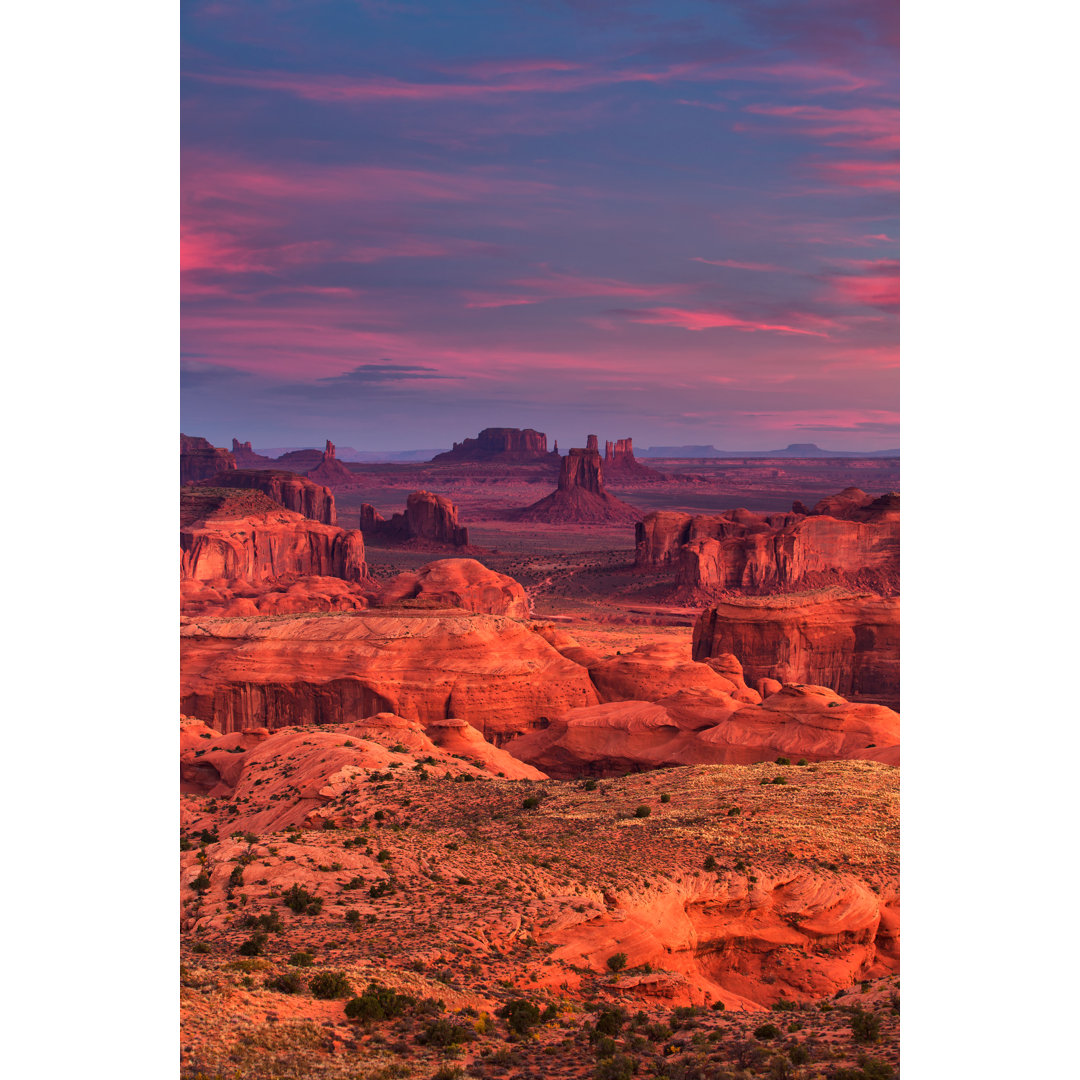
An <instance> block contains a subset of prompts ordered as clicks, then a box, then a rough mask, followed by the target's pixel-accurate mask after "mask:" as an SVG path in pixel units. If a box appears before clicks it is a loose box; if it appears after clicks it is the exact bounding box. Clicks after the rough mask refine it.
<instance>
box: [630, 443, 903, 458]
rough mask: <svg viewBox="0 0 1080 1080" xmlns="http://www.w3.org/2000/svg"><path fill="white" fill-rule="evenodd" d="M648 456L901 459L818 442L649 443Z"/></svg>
mask: <svg viewBox="0 0 1080 1080" xmlns="http://www.w3.org/2000/svg"><path fill="white" fill-rule="evenodd" d="M641 456H642V457H645V458H681V459H686V460H693V459H701V458H898V457H899V456H900V451H899V449H889V450H822V449H821V447H820V446H818V445H817V444H816V443H791V444H789V445H788V446H785V447H784V449H783V450H717V449H716V447H715V446H711V445H709V446H701V445H689V446H650V447H647V448H646V449H645V450H642V451H641Z"/></svg>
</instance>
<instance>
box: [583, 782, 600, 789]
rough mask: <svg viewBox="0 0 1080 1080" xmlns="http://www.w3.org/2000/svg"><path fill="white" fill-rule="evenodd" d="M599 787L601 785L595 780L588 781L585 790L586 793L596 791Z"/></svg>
mask: <svg viewBox="0 0 1080 1080" xmlns="http://www.w3.org/2000/svg"><path fill="white" fill-rule="evenodd" d="M599 786H600V785H599V784H598V783H597V782H596V781H595V780H586V781H585V790H586V791H595V790H596V789H597V788H598V787H599Z"/></svg>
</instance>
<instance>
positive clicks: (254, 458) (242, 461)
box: [232, 435, 277, 469]
mask: <svg viewBox="0 0 1080 1080" xmlns="http://www.w3.org/2000/svg"><path fill="white" fill-rule="evenodd" d="M232 455H233V458H235V460H236V467H237V468H238V469H251V468H258V467H260V466H269V467H271V468H272V467H273V466H275V465H276V464H277V461H276V460H275V459H274V458H271V457H267V456H266V455H265V454H256V453H255V451H254V450H252V449H251V440H250V439H249V440H248V441H247V442H241V441H240V440H239V439H238V438H236V436H235V435H234V436H233V441H232Z"/></svg>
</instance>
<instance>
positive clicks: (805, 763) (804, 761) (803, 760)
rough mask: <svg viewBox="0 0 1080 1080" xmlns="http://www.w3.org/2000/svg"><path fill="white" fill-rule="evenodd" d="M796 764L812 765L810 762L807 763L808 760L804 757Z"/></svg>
mask: <svg viewBox="0 0 1080 1080" xmlns="http://www.w3.org/2000/svg"><path fill="white" fill-rule="evenodd" d="M795 764H796V765H809V764H810V762H809V761H807V760H806V758H804V757H801V758H799V760H798V761H796V762H795Z"/></svg>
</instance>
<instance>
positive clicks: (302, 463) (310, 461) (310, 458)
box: [276, 450, 323, 473]
mask: <svg viewBox="0 0 1080 1080" xmlns="http://www.w3.org/2000/svg"><path fill="white" fill-rule="evenodd" d="M322 459H323V451H321V450H290V451H289V452H288V453H287V454H282V455H281V457H279V458H277V459H276V463H277V465H278V467H279V468H282V469H288V470H289V471H290V472H297V473H308V472H310V471H311V470H312V469H317V468H318V467H319V465H321V464H322Z"/></svg>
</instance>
